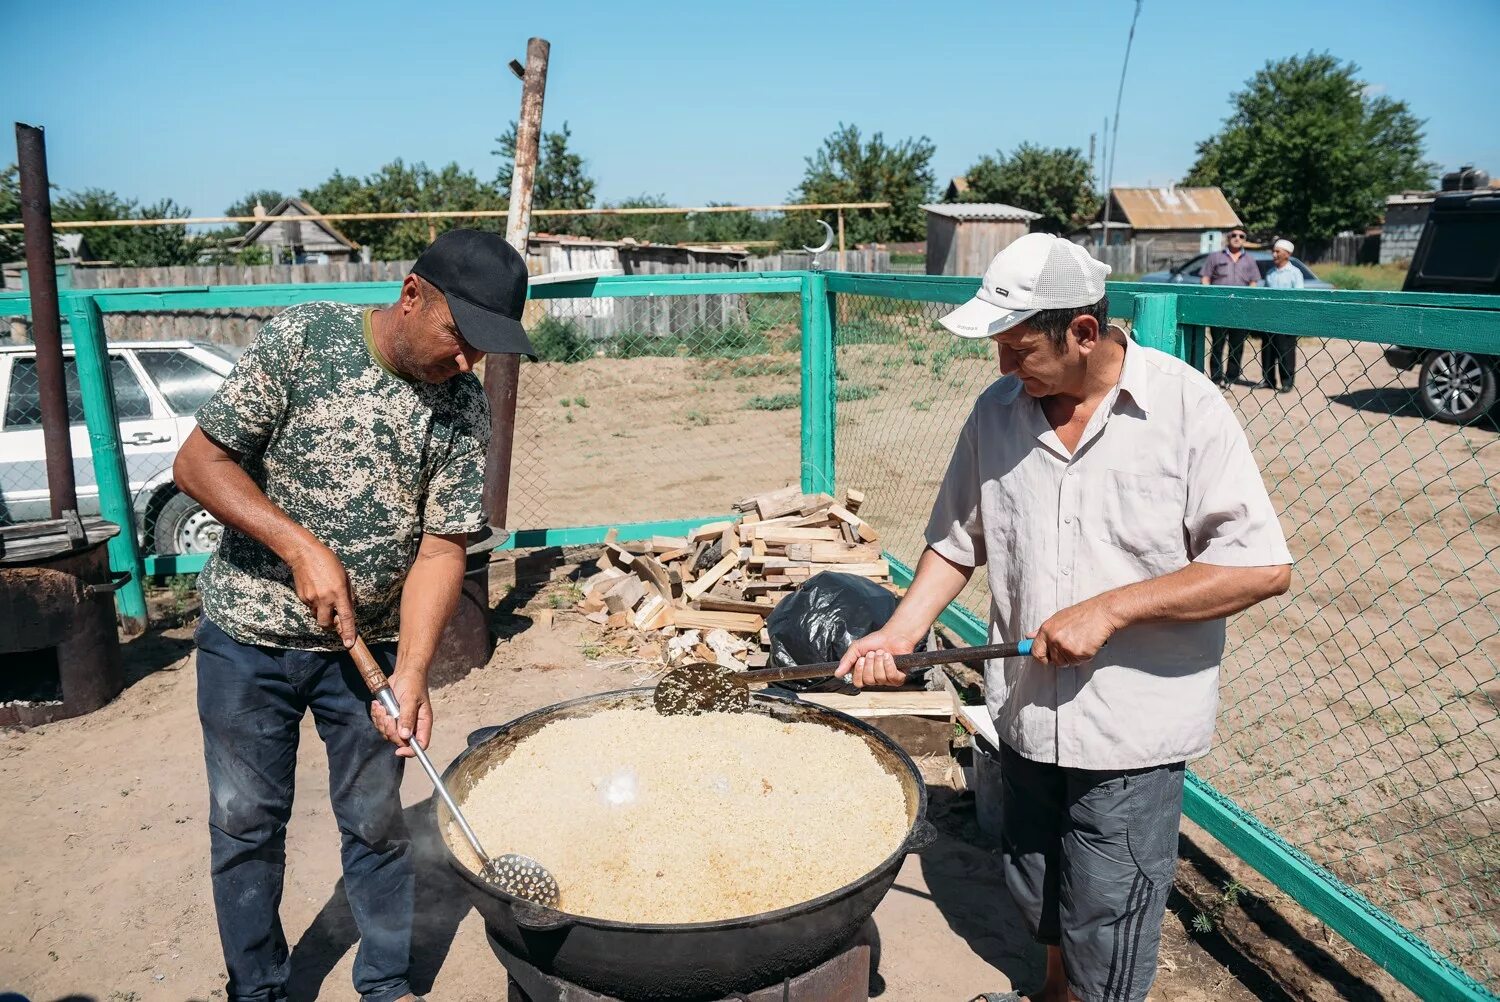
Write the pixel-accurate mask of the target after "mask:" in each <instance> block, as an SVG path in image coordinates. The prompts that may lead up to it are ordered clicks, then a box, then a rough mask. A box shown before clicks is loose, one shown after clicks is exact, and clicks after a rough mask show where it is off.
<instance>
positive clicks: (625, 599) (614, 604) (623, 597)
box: [604, 575, 646, 612]
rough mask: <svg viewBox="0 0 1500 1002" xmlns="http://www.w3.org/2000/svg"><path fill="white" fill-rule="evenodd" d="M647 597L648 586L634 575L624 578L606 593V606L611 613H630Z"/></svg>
mask: <svg viewBox="0 0 1500 1002" xmlns="http://www.w3.org/2000/svg"><path fill="white" fill-rule="evenodd" d="M645 597H646V586H645V585H644V584H642V583H641V579H640V578H638V577H635V576H634V575H629V576H626V577H622V578H621V579H620V580H619V581H617V582H615V584H614V586H613V587H611V588H610V589H609V590H608V591H606V592H605V593H604V605H605V608H607V609H609V611H610V612H629V611H630V610H631V609H634V608H635V607H636V604H637V603H639V602H640V600H641V599H643V598H645Z"/></svg>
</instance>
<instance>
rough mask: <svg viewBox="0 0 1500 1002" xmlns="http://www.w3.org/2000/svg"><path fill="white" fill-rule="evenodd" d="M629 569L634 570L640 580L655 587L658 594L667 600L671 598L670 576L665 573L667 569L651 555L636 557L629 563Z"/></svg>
mask: <svg viewBox="0 0 1500 1002" xmlns="http://www.w3.org/2000/svg"><path fill="white" fill-rule="evenodd" d="M631 569H632V570H634V571H635V573H636V576H637V577H639V578H640V579H641V580H642V581H644V582H645V583H646V584H648V585H650V586H651V587H652V588H655V589H656V593H657V594H658V595H660V596H661V597H662V598H664V599H666V600H667V601H668V602H670V601H671V600H672V578H671V576H670V575H669V574H668V573H667V569H666V568H665V567H663V566H662V565H661V564H660V563H658V562H657V561H656V560H655V559H654V558H653V557H649V556H639V557H636V558H635V560H634V562H633V563H632V565H631Z"/></svg>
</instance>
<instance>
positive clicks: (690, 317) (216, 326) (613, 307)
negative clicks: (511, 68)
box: [0, 242, 891, 346]
mask: <svg viewBox="0 0 1500 1002" xmlns="http://www.w3.org/2000/svg"><path fill="white" fill-rule="evenodd" d="M527 258H528V262H527V263H528V266H529V267H530V268H531V270H532V272H533V273H534V274H549V273H556V272H560V271H573V270H616V269H617V270H620V271H623V272H624V273H625V274H627V275H661V274H683V273H699V272H745V271H802V270H805V269H808V268H812V267H816V268H821V269H825V270H835V269H839V268H840V264H839V262H840V255H839V252H838V251H836V250H831V251H825V252H823V253H821V254H818V255H815V256H814V255H810V254H808V253H806V252H805V251H802V250H787V251H782V252H780V253H777V254H771V255H762V256H751V255H749V254H747V253H745V252H744V251H729V250H723V249H717V248H714V249H709V248H704V249H697V248H681V247H663V246H657V245H652V244H645V245H638V246H633V245H630V244H628V243H627V244H613V243H597V244H596V243H587V242H580V243H561V244H557V243H552V242H545V243H541V244H540V245H539V246H534V247H533V248H531V250H530V252H529V253H528V255H527ZM843 262H844V264H843V268H842V269H841V270H846V271H853V272H881V273H884V272H889V271H890V270H891V256H890V252H889V251H886V250H868V249H861V250H849V251H846V252H845V253H844V255H843ZM411 266H412V262H411V261H340V262H330V263H328V264H293V265H286V264H281V265H270V264H267V265H234V264H224V265H192V266H181V267H162V268H75V269H74V270H73V272H72V274H71V276H70V282H71V286H72V288H75V289H125V288H181V287H184V286H222V285H286V284H293V285H303V284H313V283H320V282H394V281H400V280H401V279H402V278H404V277H405V276H406V274H407V273H408V272H409V271H410V270H411ZM542 310H543V312H544V313H545V314H547V315H549V316H553V317H556V318H558V319H566V320H568V321H569V322H571V323H573V324H575V325H576V326H577V327H579V328H580V329H581V330H582V331H583V333H584V334H585V336H587V337H588V338H589V339H591V340H604V339H609V338H612V337H617V336H619V335H621V334H631V335H641V334H650V335H656V336H683V335H692V334H696V333H702V332H705V331H713V330H716V329H718V330H727V329H731V328H734V329H738V328H743V327H744V326H745V325H746V323H747V321H748V318H747V315H746V309H745V304H744V303H742V302H738V303H737V302H731V301H729V300H728V299H727V298H726V297H720V296H697V297H674V298H672V299H657V298H652V297H645V298H636V299H629V300H623V301H620V302H616V301H614V300H612V299H599V298H595V299H589V300H584V301H573V300H560V299H554V300H546V301H545V302H544V303H543V304H542ZM277 312H278V311H277V310H271V309H249V308H246V309H236V310H190V311H181V312H163V313H117V314H110V315H109V316H107V317H106V318H105V326H106V333H107V335H108V337H109V338H110V340H112V341H207V342H211V343H215V344H225V345H235V346H243V345H247V344H249V343H250V342H251V341H253V340H254V339H255V336H256V334H257V333H258V332H259V330H260V327H261V325H262V324H264V323H265V322H266V321H267V320H269V319H270V318H271V317H273V316H275V315H276V313H277ZM8 326H9V332H10V338H11V340H14V341H24V340H28V339H29V325H28V324H27V323H26V322H24V321H22V320H18V319H17V320H12V322H10V324H9V325H8ZM4 331H5V328H4V327H0V337H3V334H4Z"/></svg>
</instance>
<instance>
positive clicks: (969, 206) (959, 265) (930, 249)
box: [922, 202, 1042, 275]
mask: <svg viewBox="0 0 1500 1002" xmlns="http://www.w3.org/2000/svg"><path fill="white" fill-rule="evenodd" d="M922 208H923V209H924V210H925V211H926V212H927V274H929V275H983V274H984V269H985V268H986V267H987V266H988V265H989V263H990V260H991V259H992V258H993V257H994V256H995V255H996V254H998V253H1000V252H1001V251H1002V250H1004V249H1005V248H1006V247H1009V246H1010V245H1011V243H1012V242H1013V241H1014V240H1015V239H1016V238H1017V237H1020V236H1024V235H1025V234H1027V233H1030V232H1031V224H1032V223H1033V222H1035V221H1036V220H1038V219H1041V218H1042V216H1041V213H1039V212H1032V211H1030V210H1029V209H1021V208H1017V207H1016V206H1014V205H1006V204H1005V203H1003V202H942V203H938V204H935V205H924V206H922Z"/></svg>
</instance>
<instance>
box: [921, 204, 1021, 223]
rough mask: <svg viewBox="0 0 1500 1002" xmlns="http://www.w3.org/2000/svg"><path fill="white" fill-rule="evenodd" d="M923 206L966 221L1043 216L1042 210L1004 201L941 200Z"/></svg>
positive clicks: (929, 210) (938, 214) (937, 212)
mask: <svg viewBox="0 0 1500 1002" xmlns="http://www.w3.org/2000/svg"><path fill="white" fill-rule="evenodd" d="M922 208H924V209H926V210H927V211H928V212H930V213H932V214H933V215H935V216H947V217H948V218H949V219H962V220H964V221H965V222H979V223H1029V222H1031V220H1033V219H1041V218H1042V214H1041V213H1040V212H1032V211H1031V210H1030V209H1018V208H1016V207H1015V206H1014V205H1006V204H1005V203H1004V202H939V203H936V204H933V205H924V206H922Z"/></svg>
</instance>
